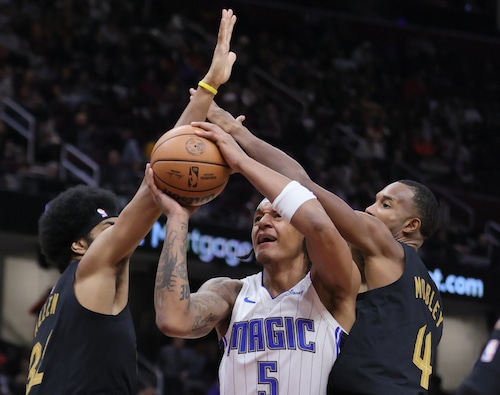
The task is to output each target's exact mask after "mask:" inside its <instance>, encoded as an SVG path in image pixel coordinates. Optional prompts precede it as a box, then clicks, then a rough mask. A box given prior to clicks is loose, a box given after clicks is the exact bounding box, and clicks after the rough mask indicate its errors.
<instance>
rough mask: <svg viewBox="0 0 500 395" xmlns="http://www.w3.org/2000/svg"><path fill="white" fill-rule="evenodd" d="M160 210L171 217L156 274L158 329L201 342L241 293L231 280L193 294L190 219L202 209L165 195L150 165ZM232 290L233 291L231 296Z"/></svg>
mask: <svg viewBox="0 0 500 395" xmlns="http://www.w3.org/2000/svg"><path fill="white" fill-rule="evenodd" d="M145 179H146V181H147V183H148V186H149V188H150V191H151V193H152V195H153V197H154V200H155V202H156V204H157V205H158V207H160V208H161V209H162V211H163V213H164V214H165V215H166V217H167V223H166V227H165V240H164V242H163V248H162V251H161V254H160V257H159V260H158V267H157V271H156V280H155V290H154V306H155V312H156V325H157V326H158V328H159V329H160V330H161V331H162V332H163V333H164V334H165V335H168V336H173V337H183V338H197V337H201V336H204V335H206V334H208V333H209V332H210V331H211V330H212V329H214V328H215V327H216V326H217V325H218V324H219V323H220V322H221V321H222V320H224V319H226V318H227V316H228V315H229V314H230V311H231V310H230V309H231V306H232V302H233V301H234V299H235V298H236V295H237V292H235V291H234V287H233V288H231V289H229V288H228V283H233V281H231V280H229V279H213V280H210V281H208V282H207V283H206V284H205V285H204V286H203V287H202V288H201V289H200V291H198V292H196V293H191V287H190V285H189V278H188V263H187V237H188V226H189V217H190V215H191V214H192V213H193V212H195V211H196V209H197V208H198V207H193V206H191V207H184V206H181V205H180V204H179V203H178V202H177V201H175V200H174V199H173V198H171V197H170V196H168V195H167V194H165V193H163V192H161V191H160V190H159V189H158V188H157V187H156V185H155V183H154V177H153V171H152V169H151V166H150V165H148V166H147V169H146V177H145ZM230 290H233V292H232V293H231V292H230Z"/></svg>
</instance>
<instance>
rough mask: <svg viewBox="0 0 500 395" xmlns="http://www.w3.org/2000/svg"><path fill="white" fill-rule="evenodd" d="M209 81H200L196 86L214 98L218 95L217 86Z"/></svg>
mask: <svg viewBox="0 0 500 395" xmlns="http://www.w3.org/2000/svg"><path fill="white" fill-rule="evenodd" d="M209 81H210V80H208V79H202V80H200V82H198V86H199V87H200V88H203V89H204V90H206V91H207V92H210V93H211V94H212V95H214V96H215V95H216V94H217V93H218V89H219V85H218V84H214V83H213V82H209Z"/></svg>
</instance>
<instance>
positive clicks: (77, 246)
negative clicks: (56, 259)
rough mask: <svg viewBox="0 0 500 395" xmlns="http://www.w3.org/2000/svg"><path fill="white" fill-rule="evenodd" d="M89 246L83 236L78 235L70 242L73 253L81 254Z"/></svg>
mask: <svg viewBox="0 0 500 395" xmlns="http://www.w3.org/2000/svg"><path fill="white" fill-rule="evenodd" d="M88 248H89V243H88V242H87V240H86V239H85V237H80V238H79V239H78V240H75V241H74V242H73V243H71V251H73V252H74V253H75V254H78V255H83V254H85V252H86V251H87V249H88Z"/></svg>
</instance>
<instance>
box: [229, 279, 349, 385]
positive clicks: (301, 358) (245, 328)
mask: <svg viewBox="0 0 500 395" xmlns="http://www.w3.org/2000/svg"><path fill="white" fill-rule="evenodd" d="M242 281H243V287H242V288H241V291H240V293H239V295H238V297H237V299H236V303H235V304H234V308H233V313H232V316H231V322H230V324H229V328H228V331H227V332H226V334H225V335H224V337H223V338H222V344H223V346H224V354H223V356H222V360H221V363H220V366H219V381H220V394H221V395H235V394H237V395H242V394H248V395H278V394H280V395H307V394H310V395H322V394H326V385H327V382H328V375H329V374H330V370H331V369H332V366H333V363H334V362H335V360H336V359H337V355H338V353H339V347H340V340H341V336H342V333H343V332H344V331H343V329H342V328H341V326H340V325H339V324H338V322H337V321H336V320H335V319H334V318H333V316H332V315H331V314H330V312H329V311H328V310H327V309H326V308H325V306H324V305H323V303H322V302H321V301H320V299H319V296H318V294H317V293H316V290H315V289H314V286H313V285H312V282H311V277H310V274H308V275H307V276H306V277H304V278H303V279H302V280H301V281H300V282H299V283H298V284H296V285H295V286H294V287H293V288H291V289H290V290H288V291H286V292H283V293H281V294H280V295H278V296H276V297H275V298H272V297H271V295H270V294H269V292H268V291H267V289H266V288H265V287H264V286H263V285H262V272H261V273H258V274H254V275H252V276H249V277H246V278H244V279H243V280H242Z"/></svg>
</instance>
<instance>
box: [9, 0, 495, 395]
mask: <svg viewBox="0 0 500 395" xmlns="http://www.w3.org/2000/svg"><path fill="white" fill-rule="evenodd" d="M222 7H232V8H233V9H234V10H235V12H236V14H237V15H238V22H237V27H236V29H235V32H234V42H233V44H234V50H235V51H236V53H237V55H238V60H237V63H236V65H235V68H234V72H233V76H232V78H231V80H230V82H229V83H228V84H227V85H226V86H224V87H223V88H222V89H221V91H220V93H219V95H218V96H217V100H218V101H219V103H220V104H221V105H222V106H224V107H225V108H227V109H229V110H231V111H232V112H233V113H235V114H240V113H243V114H246V115H247V118H248V119H247V124H248V126H249V127H250V128H251V129H252V130H253V131H255V132H256V133H257V134H259V135H260V136H262V137H263V138H265V139H267V140H269V141H271V142H273V143H276V144H277V145H278V146H280V147H281V148H283V149H286V150H287V151H288V152H289V153H290V154H292V155H293V156H294V157H296V158H297V159H298V160H299V161H300V162H301V163H302V164H304V166H305V167H306V168H307V170H308V171H309V172H310V173H311V175H312V176H313V178H314V179H316V180H318V181H319V182H320V183H323V184H324V185H325V186H326V187H329V188H331V189H332V190H333V191H339V193H340V194H342V195H343V196H344V197H345V198H346V200H347V201H348V202H350V204H351V205H352V206H353V207H356V208H363V207H364V206H365V205H366V204H367V203H368V202H369V199H370V198H371V196H373V195H374V192H376V190H377V188H378V187H379V186H380V185H382V184H385V183H387V182H389V181H391V180H394V179H397V178H403V177H406V178H414V179H417V180H420V181H422V182H425V183H426V184H427V185H429V186H430V187H431V189H432V190H433V191H434V193H435V194H436V195H437V196H438V198H439V201H440V204H441V208H442V212H441V214H442V219H443V221H442V225H441V228H440V229H439V231H438V232H437V234H436V235H435V236H433V238H432V239H431V240H429V241H428V242H427V243H426V245H425V248H423V249H422V251H421V253H422V255H423V258H424V260H425V262H426V263H427V265H428V268H429V270H430V271H431V273H432V274H433V276H434V279H435V280H436V282H437V283H438V284H439V286H440V289H441V290H442V293H443V301H444V311H445V320H444V335H443V339H442V342H441V345H440V347H439V354H438V356H437V364H436V366H435V373H436V375H437V376H439V377H440V378H441V379H442V388H443V389H444V390H447V391H449V392H451V391H453V390H454V388H455V387H456V386H457V385H458V383H459V382H460V381H461V380H462V379H463V377H464V376H465V375H466V374H467V373H468V371H469V370H470V368H471V366H472V364H473V362H474V360H475V358H477V356H478V354H479V351H480V350H481V348H482V346H483V345H484V342H485V340H486V338H487V336H488V334H489V332H490V330H491V327H492V324H493V323H494V321H495V319H496V317H497V316H498V315H499V314H500V304H499V302H498V300H500V287H499V286H498V285H499V284H500V262H499V259H500V258H499V240H500V236H499V234H500V194H499V192H500V183H499V181H500V176H499V173H498V169H499V167H498V166H499V164H500V163H499V161H500V160H499V156H498V149H499V148H500V138H499V133H498V129H499V127H500V118H499V117H498V114H500V111H499V109H500V107H499V99H500V97H499V91H500V78H499V70H500V67H499V66H500V65H499V60H500V59H499V53H500V51H499V49H500V37H499V34H498V26H499V23H498V15H499V7H498V4H497V2H495V1H460V2H457V1H445V0H442V1H423V0H422V1H412V2H401V1H347V0H346V1H335V2H333V1H332V2H329V1H326V2H325V1H307V2H305V1H283V2H278V1H265V2H264V1H226V2H221V1H213V2H206V1H205V2H202V1H185V2H177V1H175V2H160V1H155V0H150V1H141V2H139V1H125V2H124V1H120V2H118V1H112V0H109V1H102V2H92V1H83V0H82V1H61V2H54V3H53V2H50V1H23V2H17V1H13V0H12V1H8V0H3V1H0V10H1V13H0V14H1V15H2V16H1V18H0V26H1V30H0V49H1V51H0V99H1V100H2V108H1V113H0V119H1V120H2V124H1V127H0V132H1V134H0V137H1V141H0V142H1V149H2V151H1V152H2V154H1V168H0V177H1V180H0V207H1V208H0V209H1V214H0V317H1V319H0V339H1V340H2V348H1V349H0V351H2V352H3V353H4V354H6V355H7V356H9V355H11V356H12V355H15V353H16V352H20V353H23V352H24V351H25V350H26V349H27V348H29V346H30V342H31V333H32V328H33V326H34V322H35V319H36V311H37V310H36V309H37V306H38V304H39V302H40V301H41V300H42V299H43V297H44V295H45V294H46V292H47V290H48V289H50V287H51V286H52V285H53V284H54V282H55V281H56V280H57V277H58V273H57V272H55V271H54V270H53V269H49V268H47V267H46V265H45V262H44V261H43V257H41V256H40V255H39V251H38V245H37V239H36V232H37V230H36V224H37V219H38V217H39V216H40V214H41V213H42V212H43V208H44V206H45V204H46V203H47V202H48V201H49V200H50V198H51V197H53V196H54V195H55V194H57V192H59V191H60V190H62V189H64V188H66V187H67V186H70V185H74V184H76V183H82V182H84V183H90V184H92V183H95V184H99V185H103V186H107V187H109V188H112V189H114V190H115V191H116V192H117V193H118V194H119V195H120V196H121V198H122V201H123V203H124V204H125V203H126V202H127V201H128V199H129V198H130V196H131V194H132V193H133V192H134V190H135V188H136V186H137V182H138V179H139V178H140V172H141V171H142V168H143V164H144V163H145V161H146V160H147V156H148V149H149V148H150V147H151V142H153V141H154V140H155V139H156V138H157V137H158V136H160V135H161V133H163V132H164V131H166V130H168V129H169V128H170V127H171V126H172V125H173V123H174V122H175V120H176V118H177V117H178V116H179V114H180V111H182V108H183V107H184V106H185V104H186V102H187V100H188V93H187V90H188V88H189V87H190V86H195V84H196V82H197V80H198V79H199V78H200V77H201V76H202V74H203V73H204V71H205V70H206V66H207V65H208V62H209V61H210V56H211V51H212V50H213V46H214V42H215V41H214V40H215V37H214V33H215V32H216V29H217V20H218V16H219V13H220V9H221V8H222ZM124 130H128V131H129V132H131V136H132V137H130V133H129V135H128V136H127V137H125V135H126V133H122V132H123V131H124ZM130 140H135V141H133V142H132V143H130ZM129 143H130V144H131V145H132V146H134V144H135V146H136V147H139V148H140V152H141V156H140V157H139V158H135V160H134V161H132V162H126V161H125V158H124V157H125V153H126V151H127V149H126V147H129V146H130V144H129ZM112 151H117V152H118V155H119V156H120V155H121V165H120V166H119V167H120V168H127V173H126V174H125V175H126V176H128V182H126V183H123V182H122V183H116V180H117V179H118V178H119V177H121V176H119V173H118V172H117V170H116V169H117V168H116V167H113V166H111V161H110V159H109V157H110V152H112ZM138 169H139V170H138ZM107 174H110V175H111V177H108V178H106V177H105V176H106V175H107ZM258 199H259V196H257V195H256V194H255V193H253V192H252V188H250V186H249V185H248V184H247V183H246V182H245V181H244V180H242V179H241V178H240V177H238V176H237V175H234V176H232V178H231V181H230V183H229V185H228V187H227V188H226V190H225V191H224V192H223V193H222V195H221V196H219V197H218V198H217V199H216V200H215V201H214V202H211V203H210V204H208V205H207V206H206V207H203V208H202V209H201V210H200V212H199V213H198V214H197V216H196V217H195V218H194V220H193V223H192V226H191V244H190V273H189V275H190V278H191V281H192V288H193V289H196V288H197V287H198V286H199V285H200V284H201V283H202V282H203V281H205V280H206V279H208V278H210V277H213V276H222V275H224V276H225V275H227V276H234V277H241V276H244V275H246V274H248V273H253V272H255V271H257V270H259V267H258V266H257V265H256V264H255V262H253V261H252V260H249V261H240V260H239V259H237V258H236V257H235V256H236V255H239V254H240V253H241V252H244V251H246V249H248V248H249V226H250V220H249V219H250V215H251V212H252V209H253V207H254V205H255V203H256V201H258ZM162 226H163V222H162V221H159V222H158V223H157V225H156V226H155V228H154V229H153V231H152V232H151V234H150V235H149V236H148V238H146V239H145V241H144V244H143V245H142V246H141V247H140V248H139V249H138V251H137V254H136V255H135V256H134V258H133V261H132V281H131V296H130V300H131V304H132V309H133V312H134V320H135V323H136V330H137V335H138V350H139V353H140V355H141V361H143V365H144V370H145V373H143V374H144V375H147V374H151V372H149V373H147V371H148V369H150V368H151V367H154V361H155V359H156V357H157V353H158V350H159V348H160V347H161V346H162V345H164V344H167V343H169V342H170V339H168V338H166V337H165V336H163V335H162V334H161V333H159V331H158V330H157V329H156V327H155V325H154V310H153V304H152V292H153V284H154V273H155V268H156V259H157V257H158V254H159V244H158V243H160V245H161V241H162V239H161V236H162ZM215 343H216V338H215V335H214V334H212V335H210V336H208V337H207V338H206V339H201V340H200V341H198V342H197V343H196V344H195V346H196V345H198V344H202V345H203V347H205V352H206V353H208V354H211V357H213V354H214V353H216V350H214V346H215V347H216V344H215ZM19 369H20V368H19ZM14 371H15V368H14ZM151 380H153V381H154V379H151ZM436 393H437V392H436ZM431 395H432V392H431Z"/></svg>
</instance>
